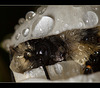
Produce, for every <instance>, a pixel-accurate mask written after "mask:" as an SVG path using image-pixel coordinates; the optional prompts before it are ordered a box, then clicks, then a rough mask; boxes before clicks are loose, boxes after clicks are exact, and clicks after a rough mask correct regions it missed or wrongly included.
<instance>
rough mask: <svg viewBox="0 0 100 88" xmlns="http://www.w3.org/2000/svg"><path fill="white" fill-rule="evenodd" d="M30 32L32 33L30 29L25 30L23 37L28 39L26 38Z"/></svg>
mask: <svg viewBox="0 0 100 88" xmlns="http://www.w3.org/2000/svg"><path fill="white" fill-rule="evenodd" d="M29 31H30V29H29V28H26V29H24V30H23V31H22V34H23V36H24V37H26V36H27V35H28V34H29Z"/></svg>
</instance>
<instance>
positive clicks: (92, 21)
mask: <svg viewBox="0 0 100 88" xmlns="http://www.w3.org/2000/svg"><path fill="white" fill-rule="evenodd" d="M83 21H84V22H85V24H86V25H87V26H89V27H91V26H94V25H96V24H97V23H98V16H97V15H96V13H95V12H92V11H88V12H87V13H86V14H85V15H84V17H83Z"/></svg>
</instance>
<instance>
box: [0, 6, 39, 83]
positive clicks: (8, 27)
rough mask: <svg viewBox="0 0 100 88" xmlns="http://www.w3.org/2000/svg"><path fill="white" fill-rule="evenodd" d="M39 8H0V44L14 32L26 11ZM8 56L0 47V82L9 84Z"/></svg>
mask: <svg viewBox="0 0 100 88" xmlns="http://www.w3.org/2000/svg"><path fill="white" fill-rule="evenodd" d="M38 7H39V6H34V5H33V6H0V44H1V42H2V41H3V40H4V39H5V36H6V35H8V34H9V33H13V32H14V26H15V25H16V24H18V19H19V18H25V14H26V13H27V12H28V11H35V10H36V9H37V8H38ZM9 65H10V60H9V54H8V53H7V52H5V51H4V50H3V49H2V48H1V47H0V82H11V81H12V79H11V72H10V69H9Z"/></svg>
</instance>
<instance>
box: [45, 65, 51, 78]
mask: <svg viewBox="0 0 100 88" xmlns="http://www.w3.org/2000/svg"><path fill="white" fill-rule="evenodd" d="M43 70H44V72H45V75H46V78H47V79H49V80H50V77H49V74H48V71H47V69H46V67H45V66H44V65H43Z"/></svg>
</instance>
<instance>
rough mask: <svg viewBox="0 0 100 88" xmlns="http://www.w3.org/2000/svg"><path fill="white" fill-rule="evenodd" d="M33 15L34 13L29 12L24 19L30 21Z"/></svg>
mask: <svg viewBox="0 0 100 88" xmlns="http://www.w3.org/2000/svg"><path fill="white" fill-rule="evenodd" d="M35 15H36V13H34V12H33V11H29V12H28V13H27V14H26V16H25V18H26V20H31V19H32V18H34V17H35Z"/></svg>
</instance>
